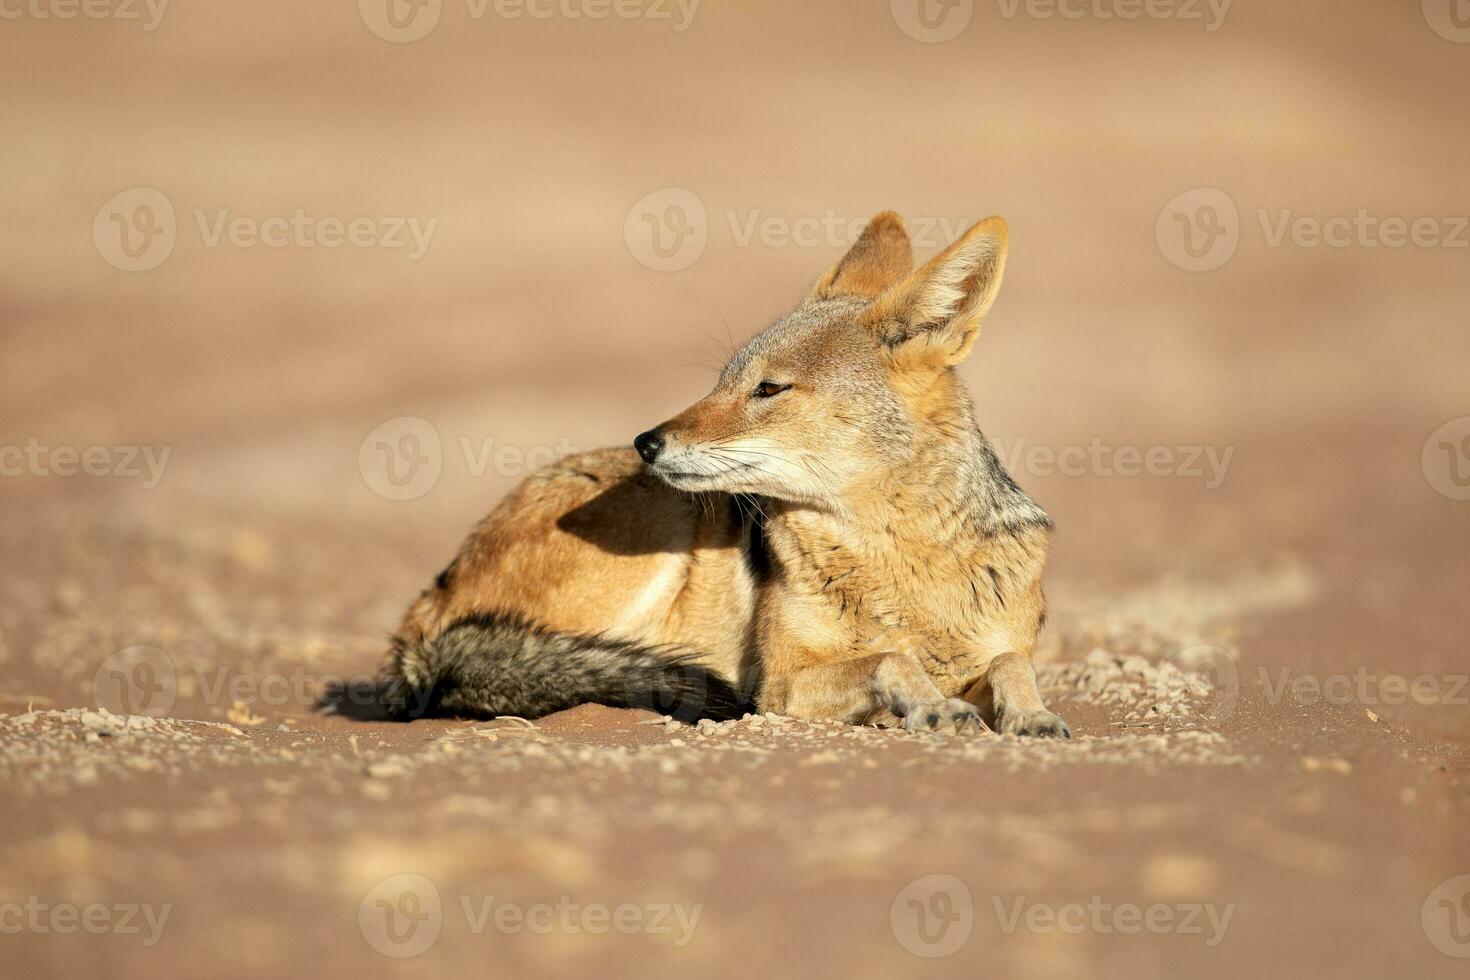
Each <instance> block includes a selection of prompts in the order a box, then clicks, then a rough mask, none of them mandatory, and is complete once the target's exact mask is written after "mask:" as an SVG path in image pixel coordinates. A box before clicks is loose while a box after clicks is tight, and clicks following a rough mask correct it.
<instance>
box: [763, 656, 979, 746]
mask: <svg viewBox="0 0 1470 980" xmlns="http://www.w3.org/2000/svg"><path fill="white" fill-rule="evenodd" d="M768 680H769V679H768ZM780 687H781V688H783V689H784V692H785V697H784V698H783V699H781V700H780V701H779V702H778V703H776V704H773V705H772V707H773V709H774V710H778V711H780V712H781V713H783V714H787V715H791V716H792V717H793V718H804V719H806V720H808V721H845V722H848V723H849V724H854V725H857V724H862V723H864V722H866V721H868V720H870V719H871V718H872V717H873V716H874V715H879V714H881V713H883V712H891V713H893V714H894V715H897V716H898V717H900V718H902V719H903V727H904V728H906V729H907V730H909V731H911V732H918V731H937V730H939V729H941V728H946V727H949V726H953V727H954V730H955V731H956V732H960V731H964V730H965V728H966V727H967V726H969V725H971V724H973V725H974V726H975V729H976V731H980V730H983V728H984V725H983V724H982V723H981V721H980V713H979V711H978V710H976V708H975V706H974V705H972V704H967V703H966V702H964V701H961V700H959V699H958V698H946V697H945V696H944V695H943V694H941V693H940V691H939V688H938V687H936V686H935V685H934V681H933V680H932V679H930V677H929V675H928V674H927V673H925V672H924V668H923V667H922V666H920V665H919V661H918V660H916V659H914V657H913V656H911V655H909V654H906V653H878V654H873V655H872V656H868V657H858V658H856V659H853V660H839V661H837V662H835V663H828V664H820V665H818V666H815V667H804V668H802V669H800V670H797V671H794V672H793V673H791V674H790V676H789V677H787V678H785V683H784V684H782V685H780Z"/></svg>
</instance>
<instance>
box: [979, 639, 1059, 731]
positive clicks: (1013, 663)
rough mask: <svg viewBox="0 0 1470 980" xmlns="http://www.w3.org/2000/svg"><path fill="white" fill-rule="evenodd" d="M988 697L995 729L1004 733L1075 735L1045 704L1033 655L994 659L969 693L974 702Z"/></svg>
mask: <svg viewBox="0 0 1470 980" xmlns="http://www.w3.org/2000/svg"><path fill="white" fill-rule="evenodd" d="M986 699H989V703H990V704H991V705H992V706H993V709H994V712H995V730H996V731H998V732H1000V733H1001V734H1002V735H1038V736H1044V735H1051V736H1055V737H1057V738H1071V737H1072V729H1071V728H1070V727H1068V725H1067V723H1066V722H1065V721H1062V719H1061V718H1059V717H1058V716H1056V715H1054V714H1052V713H1051V712H1050V711H1047V710H1046V705H1044V704H1042V702H1041V689H1040V688H1038V687H1037V686H1036V671H1035V670H1034V669H1033V668H1032V666H1031V658H1030V657H1027V656H1025V655H1023V654H1019V653H1003V654H1001V655H1000V656H998V657H996V658H995V659H994V660H992V661H990V666H989V669H988V670H987V671H986V674H985V677H984V678H982V679H981V680H980V681H978V682H977V683H976V684H975V685H974V686H973V687H971V688H970V690H969V691H967V692H965V700H966V701H968V702H971V703H972V704H980V705H984V704H986Z"/></svg>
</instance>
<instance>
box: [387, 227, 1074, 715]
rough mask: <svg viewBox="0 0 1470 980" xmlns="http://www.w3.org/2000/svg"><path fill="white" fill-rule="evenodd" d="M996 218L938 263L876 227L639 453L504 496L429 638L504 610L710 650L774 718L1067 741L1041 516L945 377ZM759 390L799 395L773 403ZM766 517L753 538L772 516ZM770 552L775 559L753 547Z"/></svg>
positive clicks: (420, 609) (425, 605)
mask: <svg viewBox="0 0 1470 980" xmlns="http://www.w3.org/2000/svg"><path fill="white" fill-rule="evenodd" d="M1006 249H1007V234H1006V228H1005V224H1004V222H1002V221H1001V220H1000V219H998V218H992V219H988V220H987V221H984V222H981V223H980V224H978V225H976V226H975V227H974V228H972V229H970V230H969V231H968V232H966V233H965V235H963V236H962V237H961V238H960V239H959V240H958V241H956V242H955V243H954V244H953V245H951V246H950V247H949V248H947V249H945V250H944V251H943V252H942V253H941V254H940V255H938V256H935V257H934V258H933V259H931V260H930V261H929V262H928V263H926V264H925V265H924V266H923V267H922V268H920V269H919V270H917V271H911V270H912V265H913V258H912V252H911V250H910V248H909V244H908V239H907V235H906V234H904V233H903V226H902V223H901V221H900V220H899V219H898V218H897V216H896V215H893V214H892V213H889V212H885V213H884V214H881V215H878V216H877V217H876V218H874V220H873V222H872V223H871V224H870V225H869V227H868V229H867V230H866V231H865V232H864V234H863V236H862V238H861V239H860V240H859V241H858V243H857V244H856V245H854V247H853V249H852V250H851V251H850V252H849V253H848V255H847V256H845V257H844V258H843V259H842V260H841V261H839V262H838V263H837V264H836V265H835V266H833V267H832V269H831V270H830V271H829V272H828V273H827V274H826V275H824V276H823V277H822V278H821V279H819V280H818V282H817V284H816V286H815V287H814V289H813V290H812V292H811V294H810V295H809V296H808V298H807V300H806V301H805V302H804V303H803V305H802V306H801V307H799V308H798V309H797V311H796V312H794V313H793V314H792V315H791V316H790V317H788V318H786V319H784V320H783V321H781V322H779V323H778V324H776V325H775V326H773V327H772V328H770V329H769V330H767V331H766V332H764V333H763V334H761V335H760V336H758V337H757V338H756V339H755V340H753V341H752V342H751V344H750V345H748V346H747V348H746V349H745V350H743V351H741V352H740V353H739V354H737V355H736V357H735V358H734V359H733V360H732V361H731V363H730V365H729V366H727V367H726V369H725V372H724V374H723V375H722V376H721V379H720V382H719V383H718V384H717V385H716V387H715V390H714V391H713V392H711V394H710V395H709V396H707V397H706V398H704V399H702V400H700V401H699V402H697V403H696V404H694V405H693V406H691V407H690V408H689V409H687V410H686V411H684V412H682V413H681V414H679V415H678V416H676V417H675V418H674V419H672V420H670V421H669V422H667V423H665V424H664V425H662V426H660V427H659V428H658V430H657V432H658V433H659V434H660V436H661V437H662V439H663V440H664V441H665V443H666V446H665V448H664V449H663V450H662V452H661V454H660V455H659V456H658V459H657V461H656V463H655V464H654V465H653V466H651V467H648V466H645V465H644V464H643V463H642V462H641V461H640V460H639V459H638V457H637V455H635V454H634V453H633V452H632V451H629V450H605V451H601V452H597V453H590V454H583V455H579V456H575V457H572V458H570V459H567V460H564V461H562V462H561V463H559V464H557V465H555V466H553V467H551V468H549V469H548V470H546V471H544V472H542V473H539V474H537V475H536V476H534V477H532V478H531V479H530V480H528V481H527V482H526V483H525V484H523V485H522V486H521V487H520V488H518V489H517V490H516V491H515V492H514V493H512V494H511V495H510V496H509V497H508V498H507V499H506V500H505V501H504V502H502V503H501V504H500V506H498V507H497V508H496V509H495V510H494V512H492V513H491V514H490V516H489V517H487V518H486V519H485V521H484V522H482V523H481V525H480V526H479V528H478V529H477V530H476V531H475V533H474V534H473V535H472V536H471V537H470V539H469V540H468V541H467V542H466V543H465V545H464V547H463V548H462V549H461V551H460V554H459V556H458V557H457V558H456V559H455V561H454V562H453V564H452V565H451V566H450V567H449V568H448V569H447V570H446V572H445V574H444V576H442V577H441V579H442V581H441V583H439V584H437V585H436V586H435V588H433V589H431V590H429V591H428V592H426V593H425V594H424V595H423V596H422V597H421V598H420V599H419V601H418V602H417V603H416V604H415V605H414V606H413V607H412V609H410V611H409V614H408V616H407V617H406V619H405V622H404V625H403V628H402V634H403V635H404V636H408V637H411V638H423V639H432V638H433V637H435V636H436V635H437V634H438V633H439V632H440V631H442V630H443V629H444V628H445V627H446V626H448V625H449V624H450V623H452V622H453V621H455V620H456V619H459V618H462V617H464V616H468V615H471V614H474V613H477V612H484V611H487V610H494V611H503V612H509V613H513V614H516V615H518V616H521V617H524V618H525V619H527V620H530V621H533V622H536V623H540V624H543V625H545V626H547V627H550V628H552V629H556V630H565V631H571V632H607V633H609V634H611V635H614V636H619V637H623V638H627V639H630V640H634V641H638V642H642V643H650V644H675V645H677V646H679V647H682V648H686V649H689V650H694V651H697V652H698V653H699V654H700V655H701V656H702V657H703V658H704V662H705V663H706V664H707V665H708V666H710V667H711V668H713V669H714V670H716V671H717V672H719V673H720V674H721V675H723V676H725V677H727V678H728V679H730V680H731V681H732V683H735V684H736V686H737V687H740V688H741V689H744V690H747V691H749V690H753V689H755V688H756V687H757V686H758V687H759V692H760V693H759V705H760V707H761V708H762V709H765V710H771V711H776V712H780V713H784V714H788V715H794V716H797V717H802V718H809V719H837V720H842V721H848V722H854V723H861V722H875V721H892V720H895V719H903V723H904V724H905V726H906V727H909V728H911V729H916V728H934V727H941V726H948V725H953V726H954V727H955V728H962V727H964V726H965V725H966V724H968V723H970V722H972V721H973V722H978V721H979V718H978V717H977V714H976V708H977V707H978V708H980V709H983V713H984V715H985V717H986V719H987V720H989V721H992V722H997V723H998V724H999V726H1000V727H1001V728H1002V729H1003V730H1008V731H1017V732H1023V733H1031V734H1066V731H1065V728H1066V726H1065V725H1064V724H1063V723H1061V721H1060V719H1056V718H1055V716H1054V715H1051V714H1050V713H1049V712H1047V711H1045V709H1044V707H1043V706H1042V703H1041V698H1040V694H1039V693H1038V692H1037V689H1036V681H1035V675H1034V672H1033V671H1032V669H1031V665H1030V662H1031V656H1032V653H1033V651H1034V649H1035V646H1036V635H1037V631H1038V630H1039V629H1040V626H1041V623H1042V620H1043V616H1044V609H1045V601H1044V598H1043V595H1042V587H1041V578H1042V570H1043V566H1044V564H1045V561H1046V554H1047V549H1048V546H1049V543H1050V522H1049V520H1048V519H1047V518H1046V516H1045V514H1044V513H1043V512H1041V511H1040V509H1039V508H1037V507H1035V505H1034V504H1033V503H1031V501H1030V500H1029V498H1026V497H1025V495H1024V494H1023V493H1021V491H1019V489H1017V488H1016V487H1015V486H1014V484H1013V483H1011V482H1010V481H1009V478H1007V477H1005V475H1004V473H1003V471H1002V470H1001V469H1000V467H999V463H998V461H996V460H995V458H994V455H993V453H992V452H991V451H990V448H989V446H988V444H986V443H985V442H984V437H983V436H981V435H980V433H979V430H978V429H977V428H976V427H975V424H974V420H973V417H972V411H971V406H970V402H969V399H968V396H967V395H966V394H965V392H964V390H963V387H962V386H961V384H960V382H959V380H958V378H957V377H956V376H955V374H954V372H953V366H954V365H955V364H956V363H958V362H959V361H960V360H962V359H963V358H964V357H965V356H966V355H967V354H968V353H969V352H970V350H971V349H972V348H973V346H974V343H975V338H976V337H977V336H978V334H979V330H980V324H981V322H982V320H983V319H984V316H985V314H986V313H987V312H988V311H989V309H990V307H991V305H992V304H993V303H994V301H995V297H996V294H997V293H998V291H999V288H1000V283H1001V279H1002V276H1003V273H1004V267H1005V257H1006ZM761 382H769V383H772V384H774V385H776V386H777V387H779V386H789V389H788V390H782V391H781V392H780V393H779V394H776V395H775V396H773V397H758V396H756V395H754V394H753V393H752V392H753V390H754V389H756V388H757V386H758V385H760V383H761ZM755 517H760V518H761V520H760V521H759V524H760V525H761V526H760V527H759V528H754V527H753V525H755V524H756V523H757V522H755V521H754V520H753V518H755ZM753 533H758V534H759V535H760V538H761V539H763V541H764V546H765V552H764V553H765V554H766V555H768V559H769V571H763V569H762V568H761V563H760V562H759V561H752V560H750V559H749V558H748V557H747V551H748V550H749V544H750V539H751V535H752V534H753Z"/></svg>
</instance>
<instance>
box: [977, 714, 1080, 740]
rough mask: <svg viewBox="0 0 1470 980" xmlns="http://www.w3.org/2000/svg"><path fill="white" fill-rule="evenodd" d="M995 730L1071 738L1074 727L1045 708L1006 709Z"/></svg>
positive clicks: (1014, 733)
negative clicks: (1027, 709) (1032, 709)
mask: <svg viewBox="0 0 1470 980" xmlns="http://www.w3.org/2000/svg"><path fill="white" fill-rule="evenodd" d="M995 730H996V731H998V732H1000V733H1001V734H1002V735H1029V736H1032V737H1034V738H1071V737H1072V728H1071V726H1070V725H1068V724H1067V723H1066V722H1065V721H1062V719H1061V718H1060V717H1058V716H1057V715H1054V714H1052V713H1051V712H1050V711H1047V710H1045V709H1038V710H1036V711H1017V710H1014V709H1012V710H1010V711H1006V710H1004V709H1002V710H1001V711H1000V713H999V717H997V718H996V720H995Z"/></svg>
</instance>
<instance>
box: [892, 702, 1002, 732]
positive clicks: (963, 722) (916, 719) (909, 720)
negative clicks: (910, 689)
mask: <svg viewBox="0 0 1470 980" xmlns="http://www.w3.org/2000/svg"><path fill="white" fill-rule="evenodd" d="M951 725H953V726H954V731H955V734H959V733H960V732H963V731H964V730H965V729H967V728H969V727H971V726H972V725H973V726H974V728H975V731H977V732H983V731H985V722H983V721H981V720H980V712H979V711H977V710H976V709H975V706H974V705H973V704H971V703H970V702H968V701H961V700H960V699H959V698H945V699H944V700H943V701H916V702H914V703H913V704H912V705H911V706H910V707H909V710H908V711H906V712H905V713H904V716H903V727H904V730H905V731H910V732H939V731H944V730H945V729H947V728H949V727H950V726H951Z"/></svg>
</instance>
